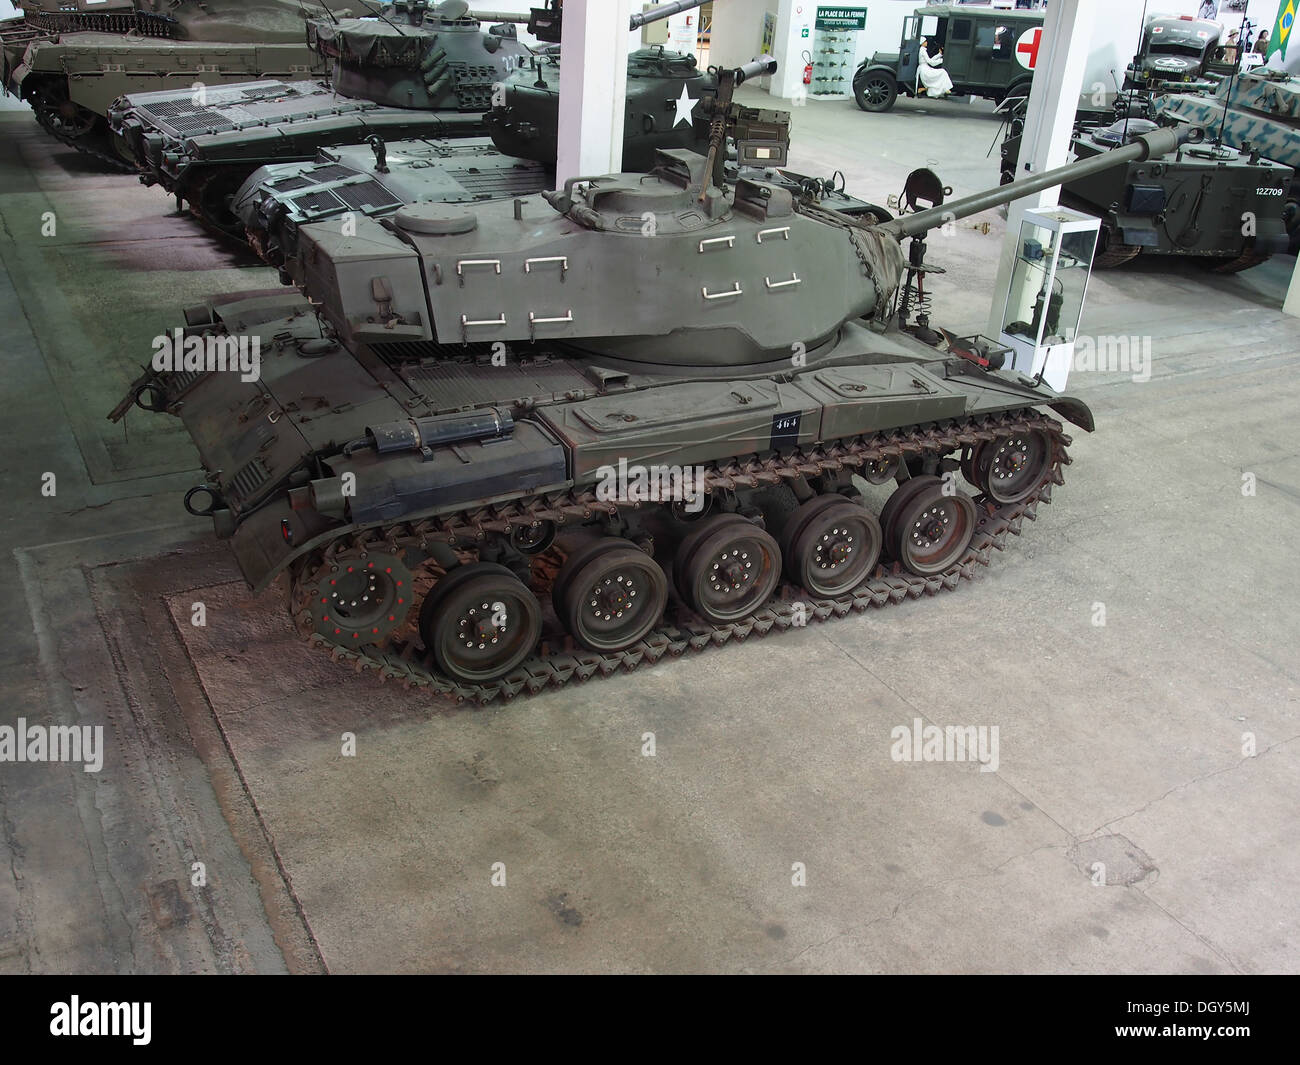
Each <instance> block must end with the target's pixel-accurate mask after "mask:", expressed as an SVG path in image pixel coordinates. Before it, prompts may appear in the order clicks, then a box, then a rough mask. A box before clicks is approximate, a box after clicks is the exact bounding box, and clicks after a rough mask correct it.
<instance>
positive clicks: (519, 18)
mask: <svg viewBox="0 0 1300 1065" xmlns="http://www.w3.org/2000/svg"><path fill="white" fill-rule="evenodd" d="M469 17H470V18H473V19H478V21H479V22H482V23H485V24H486V23H489V22H517V23H519V24H520V25H521V26H522V25H527V23H528V12H526V11H525V12H523V13H520V12H518V11H480V10H479V9H478V8H474V9H473V10H471V11H470V12H469Z"/></svg>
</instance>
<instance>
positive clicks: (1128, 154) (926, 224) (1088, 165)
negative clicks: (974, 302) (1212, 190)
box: [879, 126, 1203, 240]
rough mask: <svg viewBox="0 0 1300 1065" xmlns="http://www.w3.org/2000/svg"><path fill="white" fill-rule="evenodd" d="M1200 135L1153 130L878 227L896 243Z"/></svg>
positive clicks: (1166, 150)
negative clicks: (1105, 149) (1118, 145)
mask: <svg viewBox="0 0 1300 1065" xmlns="http://www.w3.org/2000/svg"><path fill="white" fill-rule="evenodd" d="M1201 136H1203V133H1202V131H1201V130H1200V129H1198V128H1197V127H1194V126H1189V127H1182V128H1180V129H1156V130H1152V131H1151V132H1150V133H1144V134H1142V135H1140V136H1138V137H1136V138H1134V140H1133V143H1132V144H1126V145H1125V146H1124V147H1123V148H1112V149H1111V150H1110V151H1108V152H1102V153H1101V154H1100V155H1095V156H1093V157H1092V158H1091V159H1083V160H1080V161H1079V162H1075V163H1067V164H1066V165H1065V166H1058V167H1057V168H1056V169H1055V170H1047V171H1045V172H1043V173H1042V174H1039V175H1037V176H1036V177H1030V178H1022V179H1019V180H1017V181H1013V182H1011V184H1009V185H1002V186H1000V187H999V188H996V189H989V190H988V191H987V192H977V193H975V195H974V196H966V197H963V198H962V199H960V200H953V201H952V202H951V203H945V204H942V205H941V206H939V207H931V208H930V209H929V210H926V211H917V212H916V214H906V215H903V216H902V217H901V218H896V219H894V220H893V221H892V222H885V223H884V224H883V225H881V226H880V227H879V228H880V229H883V230H885V231H887V232H889V233H892V234H894V235H895V236H896V237H898V239H899V240H902V239H903V238H904V237H915V236H917V235H918V234H921V233H925V232H927V231H929V230H931V229H936V228H938V227H939V226H941V225H943V224H944V223H945V222H951V221H955V220H956V219H959V218H968V217H970V216H971V215H973V214H979V213H980V212H981V211H987V210H988V209H989V208H991V207H1000V206H1002V204H1004V203H1010V202H1011V201H1012V200H1019V199H1021V198H1023V197H1025V196H1030V195H1032V194H1033V193H1035V192H1042V191H1043V190H1044V189H1050V188H1052V187H1053V186H1054V185H1061V184H1063V183H1065V182H1067V181H1075V180H1077V179H1079V178H1082V177H1088V176H1089V175H1091V174H1096V173H1098V172H1100V171H1102V170H1109V169H1110V168H1111V167H1115V166H1123V165H1125V164H1127V163H1131V162H1139V163H1140V162H1142V161H1143V160H1145V159H1154V158H1156V157H1157V156H1161V155H1167V154H1168V153H1169V152H1172V151H1175V150H1176V149H1177V148H1179V147H1180V146H1181V145H1183V144H1186V143H1187V142H1188V141H1189V140H1197V139H1199V138H1200V137H1201Z"/></svg>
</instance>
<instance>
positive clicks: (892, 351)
mask: <svg viewBox="0 0 1300 1065" xmlns="http://www.w3.org/2000/svg"><path fill="white" fill-rule="evenodd" d="M756 69H757V68H756ZM761 69H769V68H768V67H766V66H764V67H762V68H761ZM1177 143H1178V138H1177V136H1176V135H1175V134H1174V133H1172V132H1170V131H1157V132H1155V133H1153V134H1150V135H1148V136H1147V137H1145V138H1142V139H1141V140H1139V141H1138V142H1137V143H1135V144H1132V145H1129V146H1127V147H1125V148H1123V149H1120V150H1117V151H1116V152H1112V153H1107V154H1106V155H1103V156H1101V157H1099V158H1097V159H1095V160H1089V161H1087V162H1083V163H1076V164H1073V166H1072V167H1070V168H1065V169H1064V170H1061V171H1057V172H1054V173H1051V174H1045V175H1042V176H1040V177H1037V178H1033V179H1028V180H1025V181H1021V182H1019V183H1017V185H1016V186H1014V187H1012V188H1005V189H995V190H991V191H989V192H987V193H981V194H979V195H976V196H973V197H968V198H965V199H960V200H956V201H951V202H948V203H946V204H944V205H942V206H941V207H940V208H937V209H935V210H932V211H922V212H920V213H916V214H909V215H905V216H902V217H900V218H897V219H894V220H892V221H890V222H886V223H884V224H883V225H869V224H866V223H864V222H862V221H858V220H855V219H853V218H850V217H847V216H844V215H842V214H839V213H837V212H834V211H830V210H826V209H825V208H823V207H821V206H818V205H815V204H812V203H809V202H805V201H804V200H803V199H801V197H800V196H799V195H798V194H797V193H795V192H792V191H791V190H790V189H788V188H781V187H778V186H775V185H772V184H770V183H767V182H764V181H761V180H752V181H751V180H747V179H743V178H742V179H740V180H738V181H737V182H736V184H735V185H734V187H732V188H730V189H726V188H722V187H719V186H717V185H716V184H714V182H713V180H712V176H713V165H712V161H711V160H710V159H708V158H706V157H702V156H701V155H699V154H697V153H693V152H690V151H686V150H665V151H661V152H660V155H659V157H658V161H657V165H656V166H655V168H654V170H653V171H652V172H651V173H650V174H648V175H647V174H612V175H609V176H607V177H602V178H596V179H575V180H574V181H570V182H567V183H566V184H565V186H564V188H562V189H558V190H555V191H550V192H546V193H543V194H541V195H532V196H526V197H519V198H517V199H514V200H509V201H498V202H494V203H486V204H482V205H478V206H474V207H463V206H452V205H447V204H432V203H426V204H417V205H413V206H411V207H409V208H406V209H403V210H401V211H398V212H397V213H396V214H393V215H391V216H388V217H386V218H383V219H362V220H359V221H358V222H357V224H356V228H355V232H353V233H351V234H350V235H347V234H345V233H343V232H342V231H341V230H340V227H339V226H337V225H335V224H329V223H325V224H317V225H305V226H303V227H302V228H301V230H300V231H299V241H300V255H301V260H302V268H303V284H302V288H303V293H302V294H301V295H298V294H290V293H280V294H270V295H268V294H266V293H261V294H254V295H249V296H246V297H237V296H236V297H231V298H230V299H229V300H228V301H224V302H219V303H214V304H211V305H207V306H204V307H197V308H192V309H191V310H190V311H187V312H186V315H185V320H184V324H183V325H181V324H179V323H177V325H176V327H175V329H174V331H173V330H172V329H167V330H164V331H163V332H164V335H161V336H160V337H159V338H157V339H156V340H155V355H154V359H153V363H152V364H151V365H150V366H149V367H148V368H147V369H146V372H145V373H144V374H143V375H142V376H141V378H140V379H139V380H137V381H136V382H135V383H134V384H133V385H132V387H131V388H130V390H129V392H128V394H127V396H126V397H125V398H124V399H123V401H122V403H121V404H120V405H119V406H118V408H117V409H116V410H114V411H113V412H112V414H111V415H110V417H112V418H114V419H117V418H121V417H122V416H123V415H124V414H125V412H126V411H127V410H128V409H130V408H131V407H132V406H140V407H144V408H145V409H148V410H152V411H160V412H165V413H167V414H169V415H172V416H175V417H178V418H180V419H181V421H182V422H183V424H184V425H185V427H186V429H187V431H188V432H189V434H190V436H191V438H192V439H193V440H194V443H195V445H196V447H197V449H198V452H199V455H200V457H201V460H202V463H203V466H204V468H205V469H206V471H207V476H206V479H205V480H204V482H203V483H202V484H201V485H197V486H195V488H193V489H192V490H191V491H190V492H189V493H188V494H187V495H186V507H187V509H188V510H189V511H190V513H192V514H202V515H208V516H210V517H211V519H212V521H213V523H214V528H215V531H216V534H217V535H218V536H219V537H222V538H225V539H227V540H229V542H230V545H231V548H232V550H233V553H234V558H235V560H236V562H237V564H238V566H239V568H240V570H241V572H242V573H243V575H244V577H245V579H246V580H247V581H248V584H249V586H250V587H251V588H253V589H254V590H256V591H260V590H262V589H264V588H266V587H268V586H269V585H271V584H272V583H276V582H279V583H280V584H281V585H282V587H283V588H284V590H285V594H286V596H287V604H288V610H289V616H290V619H291V622H292V624H293V625H294V626H296V628H297V630H298V632H299V633H300V634H301V635H302V637H303V638H304V639H306V640H307V641H309V642H310V643H311V644H313V645H315V646H318V647H319V648H320V649H321V650H322V651H325V652H328V653H329V654H331V655H332V656H333V657H334V658H335V659H337V660H339V661H343V662H347V663H349V664H350V665H352V666H353V667H354V668H356V669H357V670H358V671H360V670H363V669H364V670H372V671H374V672H376V673H377V674H378V675H379V676H380V677H383V678H389V679H396V680H398V681H400V682H402V683H404V684H409V685H415V686H421V687H424V688H428V689H431V690H434V691H437V692H441V693H445V694H447V695H449V696H451V697H453V698H457V699H474V700H480V701H487V700H491V699H494V698H498V697H509V696H512V695H515V694H518V693H520V692H531V691H539V690H541V689H543V688H546V687H549V686H558V685H561V684H564V683H566V682H571V681H575V680H581V679H585V678H588V677H592V676H595V675H600V674H607V673H612V672H615V671H619V670H625V669H631V668H633V667H635V666H637V665H639V664H642V663H649V662H654V661H658V660H660V659H663V658H666V657H672V656H675V655H680V654H683V653H687V652H691V651H697V650H702V649H704V648H707V647H710V646H713V645H717V644H721V643H724V642H726V641H728V640H731V639H744V638H745V637H747V636H750V635H761V634H764V633H768V632H776V631H779V630H782V629H787V628H790V627H792V626H798V625H801V624H804V623H806V622H809V621H812V620H817V619H823V618H829V617H832V616H836V615H843V614H847V613H849V612H852V611H856V610H865V609H867V608H868V607H872V606H884V605H886V604H889V603H892V602H897V601H900V600H902V599H906V598H909V597H920V596H922V595H926V594H931V593H935V592H939V591H942V590H944V589H947V588H952V587H955V586H956V585H957V584H958V583H959V582H960V581H961V579H962V578H964V577H969V576H971V575H972V573H973V571H974V570H975V568H976V566H977V565H979V564H980V563H983V562H987V561H988V559H989V555H990V553H991V551H992V550H993V549H995V548H998V547H1000V546H1002V543H1003V540H1004V539H1005V537H1006V536H1007V535H1008V534H1009V533H1013V532H1015V531H1017V530H1018V529H1019V527H1020V523H1021V522H1022V520H1023V519H1024V518H1026V517H1033V516H1034V513H1035V509H1036V507H1037V505H1038V504H1040V503H1042V502H1045V501H1047V500H1048V499H1049V498H1050V493H1051V491H1052V488H1053V487H1054V486H1055V485H1057V484H1059V483H1060V482H1061V480H1062V476H1061V475H1062V470H1063V468H1064V465H1065V464H1066V463H1067V462H1068V461H1069V460H1068V458H1067V455H1066V446H1067V444H1068V443H1069V437H1068V436H1067V435H1066V434H1065V432H1064V429H1063V427H1062V424H1061V423H1060V422H1059V421H1058V420H1056V418H1054V417H1053V416H1052V414H1053V413H1054V414H1056V415H1059V416H1061V417H1062V418H1065V419H1067V420H1069V421H1071V422H1073V423H1075V424H1077V425H1079V426H1081V427H1082V428H1084V429H1085V430H1092V428H1093V419H1092V415H1091V413H1090V412H1089V410H1088V408H1087V407H1086V405H1085V404H1083V403H1082V402H1081V401H1079V400H1077V399H1074V398H1071V397H1069V396H1066V395H1060V394H1057V393H1055V392H1053V391H1052V390H1050V389H1049V388H1047V387H1046V386H1044V385H1043V384H1042V383H1041V382H1040V381H1037V380H1034V379H1030V378H1028V377H1025V376H1023V375H1020V374H1017V373H1013V372H1008V371H999V370H996V369H993V368H992V367H993V366H996V365H998V361H997V358H996V354H997V353H996V352H993V351H991V350H989V349H987V348H986V346H985V345H984V343H983V342H982V341H981V340H980V339H979V338H971V339H969V340H967V341H966V342H965V343H964V344H962V345H958V346H957V347H956V348H955V349H954V351H958V350H960V351H961V352H963V353H964V354H962V355H960V356H959V355H957V354H954V353H951V352H950V353H945V352H941V351H937V350H935V349H934V348H932V347H928V346H926V345H924V344H921V343H919V342H918V341H916V340H915V339H914V338H913V337H910V336H908V335H906V334H903V333H899V332H897V331H896V330H895V329H894V326H893V322H894V318H895V316H894V314H893V305H894V302H895V299H896V294H897V292H898V291H899V289H900V286H901V285H902V281H903V276H904V273H905V271H906V269H907V258H906V257H905V255H904V251H903V248H902V241H903V240H905V239H907V238H909V237H910V238H913V239H919V238H920V237H922V236H923V235H924V234H925V233H926V232H927V231H928V230H930V229H932V228H935V227H937V226H940V225H942V224H944V223H945V222H946V221H950V220H952V219H960V218H963V217H966V216H968V215H970V214H973V213H976V212H978V211H981V210H986V209H989V208H991V207H993V206H996V205H997V204H999V203H1004V202H1008V201H1010V200H1011V199H1014V198H1016V197H1018V196H1020V195H1022V194H1025V195H1027V194H1029V193H1031V192H1033V191H1036V190H1037V189H1040V188H1043V187H1048V186H1050V185H1051V184H1054V183H1057V182H1059V181H1060V180H1062V178H1063V177H1071V176H1075V175H1077V174H1080V173H1083V172H1087V171H1089V170H1092V169H1104V168H1107V167H1110V166H1116V165H1123V164H1124V163H1125V162H1127V161H1129V160H1131V159H1137V158H1146V157H1149V156H1154V155H1157V154H1160V153H1161V152H1164V151H1167V150H1172V149H1174V148H1175V147H1176V146H1177ZM718 147H719V145H718V144H717V142H716V139H715V140H711V143H710V150H711V152H712V151H714V150H716V149H717V148H718ZM256 353H260V354H259V355H258V356H257V357H258V359H259V360H260V361H259V362H258V365H257V366H256V367H254V366H253V361H254V359H253V355H254V354H256ZM187 360H188V361H187ZM218 360H219V361H218ZM219 363H221V364H224V365H226V366H230V367H236V368H237V370H236V372H232V370H230V369H223V368H221V365H220V364H219ZM959 471H960V473H961V475H962V477H964V478H965V481H964V482H963V481H962V480H961V479H960V478H959V477H958V473H959ZM895 483H896V484H897V487H896V488H895V489H894V490H893V491H892V492H890V494H889V495H888V499H887V500H886V501H885V502H884V504H883V507H877V506H876V505H875V503H874V502H872V501H871V500H870V499H869V494H870V493H878V492H879V491H880V489H878V488H876V487H873V486H887V485H889V484H895Z"/></svg>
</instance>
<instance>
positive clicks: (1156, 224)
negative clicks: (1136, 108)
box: [1002, 118, 1294, 273]
mask: <svg viewBox="0 0 1300 1065" xmlns="http://www.w3.org/2000/svg"><path fill="white" fill-rule="evenodd" d="M1157 128H1158V127H1157V123H1156V122H1154V121H1151V120H1148V119H1143V118H1120V119H1117V120H1115V121H1114V122H1112V123H1111V124H1109V125H1104V126H1095V127H1091V128H1088V127H1081V128H1076V130H1075V136H1074V139H1073V141H1072V142H1071V147H1072V149H1073V152H1074V155H1075V157H1076V158H1078V159H1090V158H1094V157H1096V156H1099V155H1101V154H1103V153H1105V152H1110V151H1113V150H1114V149H1115V148H1116V147H1117V146H1119V145H1122V144H1124V143H1125V142H1126V141H1127V140H1131V139H1133V138H1134V137H1137V136H1140V135H1143V134H1147V133H1150V132H1151V131H1152V130H1154V129H1157ZM1188 128H1192V127H1188ZM1019 155H1020V137H1019V136H1017V135H1014V134H1011V135H1008V136H1007V138H1006V139H1005V140H1004V141H1003V143H1002V175H1003V180H1004V182H1005V181H1006V180H1009V179H1010V178H1011V176H1012V175H1014V174H1015V173H1016V167H1017V165H1018V160H1019ZM1293 177H1294V174H1293V171H1292V170H1291V168H1290V167H1287V166H1283V165H1282V164H1280V163H1275V162H1271V161H1270V160H1268V159H1263V158H1261V157H1260V156H1259V155H1258V153H1243V152H1240V151H1238V150H1236V149H1233V148H1229V147H1226V146H1224V145H1216V144H1212V143H1197V144H1191V145H1188V146H1186V147H1184V148H1182V149H1180V150H1179V151H1178V152H1177V153H1176V154H1175V155H1174V156H1173V157H1171V158H1165V159H1155V160H1136V161H1133V162H1131V163H1129V164H1127V165H1126V166H1123V167H1115V168H1112V169H1109V170H1104V171H1101V172H1098V173H1093V174H1089V175H1087V176H1084V177H1081V178H1077V179H1075V180H1073V181H1068V182H1066V183H1065V184H1063V185H1062V186H1061V198H1060V202H1061V205H1062V206H1064V207H1070V208H1073V209H1074V210H1077V211H1083V212H1084V213H1086V214H1092V215H1096V216H1097V217H1098V218H1100V219H1101V236H1100V238H1099V246H1098V251H1097V257H1096V260H1095V265H1096V267H1097V268H1099V269H1103V268H1109V267H1115V266H1122V265H1123V264H1125V263H1128V262H1131V261H1132V260H1134V259H1135V258H1137V257H1138V256H1139V255H1142V256H1144V257H1146V256H1151V255H1160V256H1166V255H1168V256H1191V257H1194V258H1196V259H1198V260H1200V261H1201V262H1202V263H1204V265H1205V266H1206V267H1207V268H1209V269H1211V270H1213V271H1215V272H1216V273H1236V272H1239V271H1241V270H1246V269H1249V268H1250V267H1253V266H1258V265H1259V264H1260V263H1262V262H1265V261H1266V260H1267V259H1268V258H1269V257H1270V256H1272V255H1274V254H1277V253H1280V252H1285V251H1286V250H1287V246H1288V243H1289V237H1288V235H1287V231H1286V218H1285V216H1284V211H1283V208H1284V204H1285V196H1286V194H1287V190H1288V189H1289V188H1290V187H1291V183H1292V179H1293Z"/></svg>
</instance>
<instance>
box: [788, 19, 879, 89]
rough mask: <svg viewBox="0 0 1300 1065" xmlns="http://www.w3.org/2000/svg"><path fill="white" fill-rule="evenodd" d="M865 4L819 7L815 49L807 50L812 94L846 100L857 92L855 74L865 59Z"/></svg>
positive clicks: (807, 64)
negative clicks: (854, 91) (854, 83)
mask: <svg viewBox="0 0 1300 1065" xmlns="http://www.w3.org/2000/svg"><path fill="white" fill-rule="evenodd" d="M866 25H867V9H866V8H865V7H824V6H823V7H818V8H817V14H816V18H815V20H814V24H813V38H812V48H811V50H810V51H807V52H804V53H803V57H802V58H803V60H804V62H805V64H806V66H805V68H804V69H805V72H806V77H805V79H804V80H805V81H806V82H807V83H808V93H809V95H811V96H813V97H815V98H819V99H824V100H826V99H829V100H844V99H847V98H848V97H849V96H850V95H852V93H853V73H854V71H856V70H857V68H858V64H859V63H860V62H861V61H862V59H863V57H864V56H863V53H864V50H865V46H864V44H863V38H864V36H865V35H864V33H863V31H864V30H865V29H866Z"/></svg>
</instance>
